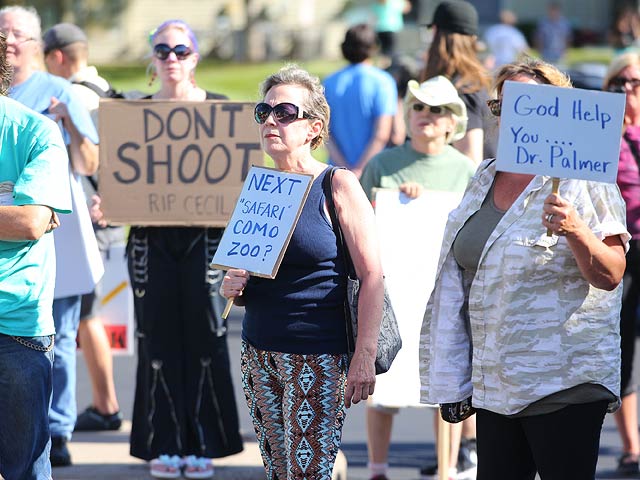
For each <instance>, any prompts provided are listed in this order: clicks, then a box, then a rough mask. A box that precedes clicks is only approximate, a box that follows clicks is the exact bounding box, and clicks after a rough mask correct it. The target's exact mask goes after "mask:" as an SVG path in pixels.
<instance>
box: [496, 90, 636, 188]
mask: <svg viewBox="0 0 640 480" xmlns="http://www.w3.org/2000/svg"><path fill="white" fill-rule="evenodd" d="M624 107H625V96H624V95H623V94H619V93H610V92H597V91H593V90H582V89H579V88H561V87H553V86H550V85H533V84H527V83H522V82H511V81H510V82H505V84H504V90H503V99H502V112H501V115H500V136H499V141H498V153H497V162H496V167H497V169H498V170H502V171H507V172H515V173H529V174H534V175H547V176H550V177H558V178H576V179H583V180H594V181H599V182H607V183H615V181H616V175H617V172H618V155H619V151H620V138H621V136H622V121H623V119H624Z"/></svg>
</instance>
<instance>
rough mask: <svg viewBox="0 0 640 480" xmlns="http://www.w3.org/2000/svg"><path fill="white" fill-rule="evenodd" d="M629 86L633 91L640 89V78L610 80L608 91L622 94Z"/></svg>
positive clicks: (615, 78)
mask: <svg viewBox="0 0 640 480" xmlns="http://www.w3.org/2000/svg"><path fill="white" fill-rule="evenodd" d="M627 86H629V87H631V90H635V89H636V88H638V87H640V78H625V77H614V78H612V79H611V80H609V86H608V87H607V90H609V91H610V92H617V93H622V92H624V90H625V88H627Z"/></svg>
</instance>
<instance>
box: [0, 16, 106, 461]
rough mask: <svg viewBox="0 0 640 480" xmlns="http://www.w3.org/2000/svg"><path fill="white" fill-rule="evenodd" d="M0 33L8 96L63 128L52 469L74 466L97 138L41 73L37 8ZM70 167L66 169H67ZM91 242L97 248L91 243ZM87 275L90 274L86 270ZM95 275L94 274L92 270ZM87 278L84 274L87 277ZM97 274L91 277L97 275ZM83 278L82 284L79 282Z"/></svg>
mask: <svg viewBox="0 0 640 480" xmlns="http://www.w3.org/2000/svg"><path fill="white" fill-rule="evenodd" d="M0 32H2V33H4V34H5V35H6V39H7V61H8V62H9V63H10V64H11V65H12V66H13V69H14V76H13V81H12V83H11V88H10V90H9V96H10V97H11V98H13V99H14V100H17V101H18V102H20V103H22V104H24V105H26V106H27V107H29V108H31V109H33V110H35V111H36V112H38V113H41V114H43V115H46V116H48V117H50V118H51V119H53V120H54V121H56V122H59V124H60V125H61V127H62V134H63V138H64V141H65V143H66V145H67V148H68V151H69V159H70V166H71V169H70V170H69V173H68V175H69V180H70V185H71V194H72V205H73V210H74V212H73V214H72V215H69V216H68V217H67V218H63V219H62V227H61V228H60V229H59V230H58V231H57V232H56V234H55V237H54V240H55V250H56V262H57V264H58V265H60V266H64V268H63V269H62V268H60V269H59V270H58V275H56V278H55V292H54V298H55V299H54V302H53V318H54V323H55V331H56V342H55V349H54V353H55V361H54V364H53V396H52V401H51V408H50V411H49V427H50V430H51V439H52V443H51V464H52V465H53V466H61V465H69V464H71V456H70V455H69V451H68V449H67V446H66V443H67V441H68V440H69V439H70V438H71V433H72V432H73V427H74V425H75V421H76V399H75V391H76V381H75V380H76V379H75V371H76V353H75V350H76V335H77V330H78V322H79V316H80V295H81V294H83V293H88V292H90V291H91V290H92V289H93V288H94V286H95V283H93V282H91V281H87V280H86V279H87V278H93V277H99V275H101V272H97V271H96V270H99V268H98V267H93V268H92V266H91V265H92V264H91V262H89V261H87V259H86V258H81V255H80V253H79V252H84V251H91V247H93V249H95V255H97V262H96V264H97V263H99V264H100V267H101V259H100V257H99V252H98V250H97V245H96V244H95V236H93V232H92V230H91V227H90V225H91V221H90V219H89V214H88V209H87V206H86V200H85V199H84V194H83V193H82V187H81V185H80V183H79V178H78V175H91V174H93V173H95V171H96V169H97V168H98V148H97V143H98V134H97V132H96V129H95V127H94V125H93V122H92V121H91V116H90V115H89V112H88V111H87V110H86V108H84V105H83V104H82V102H81V101H80V100H79V98H77V97H76V96H75V93H74V92H73V91H72V88H71V84H70V83H69V82H68V81H66V80H64V79H62V78H59V77H55V76H53V75H50V74H48V73H45V72H43V71H40V70H38V66H39V65H41V64H42V40H41V26H40V17H39V16H38V14H37V12H36V11H35V10H34V9H33V8H25V7H19V6H11V7H5V8H2V9H0ZM67 168H68V167H67ZM85 218H86V220H87V221H88V222H89V223H88V225H89V234H90V236H82V235H81V234H80V233H79V232H80V228H79V227H78V228H75V226H76V225H81V223H80V222H81V221H82V220H83V219H85ZM90 241H93V244H87V242H90ZM87 270H88V271H89V272H88V273H86V272H85V271H87ZM92 270H93V271H92ZM85 273H86V274H85ZM94 273H95V275H92V274H94ZM80 279H84V280H82V282H80Z"/></svg>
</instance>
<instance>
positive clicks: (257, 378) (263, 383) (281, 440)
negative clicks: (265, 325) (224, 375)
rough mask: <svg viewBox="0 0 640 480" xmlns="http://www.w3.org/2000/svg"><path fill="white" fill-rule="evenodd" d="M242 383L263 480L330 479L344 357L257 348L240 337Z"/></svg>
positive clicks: (340, 411)
mask: <svg viewBox="0 0 640 480" xmlns="http://www.w3.org/2000/svg"><path fill="white" fill-rule="evenodd" d="M241 370H242V384H243V388H244V393H245V397H246V400H247V405H248V407H249V411H250V413H251V418H252V419H253V426H254V429H255V431H256V436H257V438H258V445H259V446H260V452H261V454H262V461H263V462H264V465H265V470H266V473H267V479H268V480H331V473H332V470H333V464H334V462H335V459H336V455H337V454H338V448H339V446H340V438H341V436H342V426H343V424H344V419H345V416H346V409H345V406H344V394H345V384H346V380H347V356H346V355H329V354H314V355H300V354H292V353H277V352H266V351H263V350H258V349H256V348H254V347H252V346H251V345H249V344H247V343H246V342H242V352H241Z"/></svg>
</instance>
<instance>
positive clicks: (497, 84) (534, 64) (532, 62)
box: [493, 57, 573, 96]
mask: <svg viewBox="0 0 640 480" xmlns="http://www.w3.org/2000/svg"><path fill="white" fill-rule="evenodd" d="M518 75H529V76H531V77H532V78H534V79H535V80H537V81H539V82H540V83H543V84H545V85H553V86H556V87H568V88H571V87H572V86H573V85H572V84H571V79H570V78H569V76H568V75H567V74H565V73H563V72H561V71H560V70H558V68H557V67H556V66H554V65H552V64H550V63H547V62H544V61H542V60H538V59H535V58H531V57H525V58H523V59H522V60H520V61H517V62H513V63H508V64H506V65H504V66H503V67H502V68H501V69H500V70H498V73H496V76H495V80H494V82H493V85H494V88H495V90H496V92H497V94H498V96H500V94H501V93H502V87H503V85H504V82H506V81H507V80H509V79H511V78H513V77H516V76H518Z"/></svg>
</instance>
